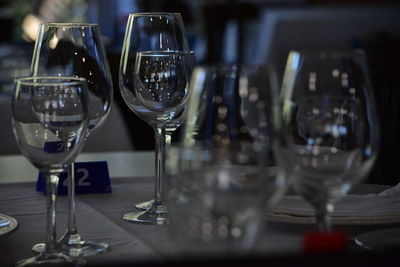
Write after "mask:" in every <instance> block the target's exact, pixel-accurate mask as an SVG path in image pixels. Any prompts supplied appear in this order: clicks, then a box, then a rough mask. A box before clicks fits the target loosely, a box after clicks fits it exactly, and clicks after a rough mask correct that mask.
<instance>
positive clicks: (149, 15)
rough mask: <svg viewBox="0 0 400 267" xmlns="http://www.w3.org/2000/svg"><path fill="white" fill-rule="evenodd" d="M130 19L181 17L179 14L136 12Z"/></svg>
mask: <svg viewBox="0 0 400 267" xmlns="http://www.w3.org/2000/svg"><path fill="white" fill-rule="evenodd" d="M129 16H130V17H158V16H179V17H180V16H181V13H179V12H135V13H131V14H129Z"/></svg>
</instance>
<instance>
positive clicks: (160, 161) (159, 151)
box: [154, 128, 166, 205]
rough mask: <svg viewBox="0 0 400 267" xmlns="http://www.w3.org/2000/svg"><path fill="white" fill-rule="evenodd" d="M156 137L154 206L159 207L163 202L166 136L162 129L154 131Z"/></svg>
mask: <svg viewBox="0 0 400 267" xmlns="http://www.w3.org/2000/svg"><path fill="white" fill-rule="evenodd" d="M155 137H156V176H155V185H156V186H155V191H154V205H161V204H162V201H163V180H164V176H165V149H166V135H165V129H164V128H156V129H155Z"/></svg>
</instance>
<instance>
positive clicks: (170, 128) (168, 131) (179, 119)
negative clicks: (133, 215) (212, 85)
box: [135, 51, 195, 210]
mask: <svg viewBox="0 0 400 267" xmlns="http://www.w3.org/2000/svg"><path fill="white" fill-rule="evenodd" d="M185 60H186V61H187V62H186V67H187V71H188V73H189V79H190V76H191V73H192V70H193V67H194V65H195V55H194V52H193V51H190V52H189V55H188V56H185ZM185 117H186V116H183V113H182V115H178V116H175V118H174V119H173V120H171V121H168V122H167V123H166V125H165V149H166V153H167V154H168V150H169V148H170V146H171V141H172V134H173V133H174V132H175V131H176V130H177V129H178V128H179V127H180V126H181V125H182V123H183V122H184V120H185ZM153 203H154V199H152V200H148V201H144V202H140V203H137V204H136V205H135V208H137V209H139V210H148V209H149V208H150V207H151V205H152V204H153Z"/></svg>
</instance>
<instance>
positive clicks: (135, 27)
mask: <svg viewBox="0 0 400 267" xmlns="http://www.w3.org/2000/svg"><path fill="white" fill-rule="evenodd" d="M188 57H190V51H189V46H188V42H187V39H186V33H185V29H184V26H183V22H182V18H181V16H180V14H178V13H134V14H130V15H129V19H128V24H127V27H126V32H125V39H124V44H123V48H122V53H121V63H120V70H119V82H120V91H121V94H122V96H123V98H124V100H125V103H126V104H127V105H128V106H129V108H130V109H131V110H132V111H133V112H134V113H135V114H137V115H138V116H139V117H140V118H142V119H143V120H145V121H146V122H147V123H149V124H150V125H151V126H152V127H153V128H154V130H155V135H156V177H155V192H154V203H153V204H152V205H151V207H150V208H149V209H148V210H147V211H143V212H132V213H128V214H126V215H124V217H123V218H124V220H126V221H132V222H142V223H151V224H165V223H167V219H166V211H167V210H166V208H165V206H164V205H163V192H162V187H163V186H162V183H163V180H164V172H165V167H164V165H165V159H164V155H165V147H166V140H168V139H166V136H168V135H166V132H167V130H168V129H169V130H175V129H176V128H177V127H176V126H177V125H179V124H180V121H181V120H182V119H183V118H184V107H185V105H184V103H185V101H186V94H187V87H186V85H185V90H182V91H180V92H178V90H181V89H182V88H181V89H180V88H178V87H176V86H181V84H179V83H182V84H183V83H185V84H187V82H188V81H187V79H188V75H189V74H188V67H187V66H184V65H186V64H187V62H188V59H187V58H188ZM151 58H154V59H151ZM139 59H143V61H142V62H141V64H139V65H138V62H137V60H139ZM146 60H148V61H149V62H151V64H152V65H149V66H147V67H146V64H147V63H146V62H145V61H146ZM171 60H172V61H175V63H172V62H171ZM163 61H164V62H165V63H166V62H170V63H171V65H170V66H167V65H164V66H163V65H162V64H164V63H162V62H163ZM177 64H178V65H177ZM146 68H147V69H146ZM151 68H154V69H151ZM169 68H170V69H169ZM138 69H140V70H142V71H144V72H143V73H140V74H139V75H137V73H136V70H138ZM174 69H175V70H177V71H179V73H175V72H174ZM161 71H165V73H168V74H167V76H162V78H161V77H160V78H161V79H160V80H158V81H152V82H148V81H146V80H145V79H146V78H145V76H144V75H147V74H148V73H147V72H149V73H152V74H150V75H153V76H152V77H150V79H152V78H154V77H156V78H158V76H159V74H160V75H161V74H162V73H161ZM177 75H179V77H178V76H177ZM182 75H183V76H182ZM142 78H143V79H144V80H142ZM164 81H167V83H164ZM138 82H140V83H141V84H138ZM152 83H153V85H152ZM173 83H177V84H175V85H174V84H173ZM147 85H149V86H148V87H146V86H147ZM153 86H154V88H152V87H153ZM171 86H174V87H175V88H172V87H171ZM139 90H141V91H139ZM147 90H152V92H150V93H149V92H147V93H145V91H147ZM162 90H164V91H165V94H166V93H169V94H170V95H165V94H164V93H162ZM153 93H154V98H153V96H152V94H153ZM177 95H181V96H179V98H180V99H179V101H182V102H179V101H178V100H177ZM149 99H150V101H149ZM174 123H178V124H176V125H175V126H174ZM171 126H172V127H171ZM169 132H172V131H169Z"/></svg>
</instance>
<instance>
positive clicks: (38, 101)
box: [11, 77, 88, 266]
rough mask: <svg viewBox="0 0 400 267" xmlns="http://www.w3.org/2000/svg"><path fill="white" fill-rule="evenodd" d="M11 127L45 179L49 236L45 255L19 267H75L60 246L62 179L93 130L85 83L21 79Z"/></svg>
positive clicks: (32, 78)
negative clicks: (57, 265)
mask: <svg viewBox="0 0 400 267" xmlns="http://www.w3.org/2000/svg"><path fill="white" fill-rule="evenodd" d="M11 105H12V125H13V129H14V134H15V137H16V140H17V144H18V147H19V149H20V150H21V152H22V154H23V155H24V156H25V157H26V158H27V159H28V160H29V161H30V162H31V163H32V164H33V165H34V166H35V167H37V168H38V169H39V170H40V171H42V172H43V173H44V175H45V182H46V191H47V194H46V197H47V235H46V237H47V238H46V246H45V250H44V251H42V252H41V253H40V254H39V255H38V256H36V257H33V258H29V259H25V260H21V261H18V262H17V263H16V266H26V265H33V264H43V263H47V264H53V263H65V262H76V261H77V263H84V262H85V261H84V260H83V259H79V258H78V259H76V258H75V259H74V258H72V257H70V256H69V255H67V254H65V253H64V252H63V251H62V250H61V248H60V247H59V246H58V245H57V244H56V203H55V201H56V195H57V189H58V182H59V178H58V175H59V174H60V173H61V172H63V171H64V170H65V169H66V167H67V165H68V163H69V162H72V161H73V160H74V158H75V157H76V156H77V155H78V153H79V152H80V151H81V149H82V146H83V143H84V141H85V135H86V132H87V129H88V94H87V84H86V80H85V79H82V78H75V77H28V78H20V79H17V82H16V87H15V91H14V96H13V98H12V103H11Z"/></svg>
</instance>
